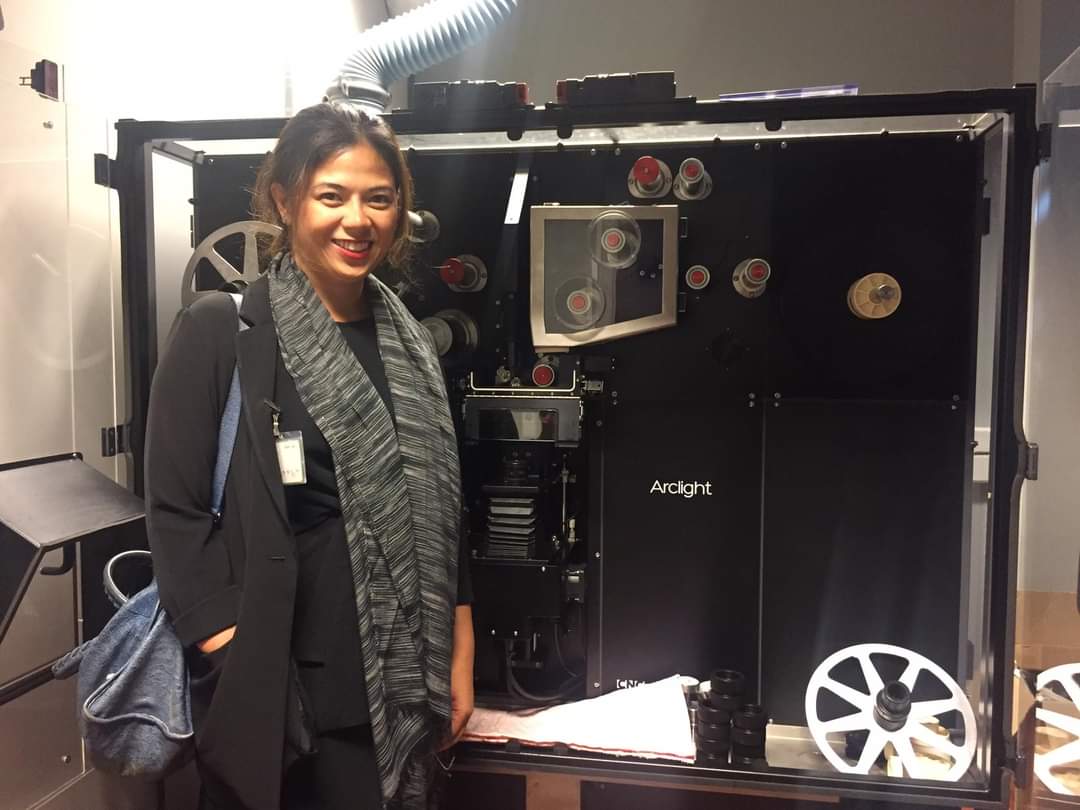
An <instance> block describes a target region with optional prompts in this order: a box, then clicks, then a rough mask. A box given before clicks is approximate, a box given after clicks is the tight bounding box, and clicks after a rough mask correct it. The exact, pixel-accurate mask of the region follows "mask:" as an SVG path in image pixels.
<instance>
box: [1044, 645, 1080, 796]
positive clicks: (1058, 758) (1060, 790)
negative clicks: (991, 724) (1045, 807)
mask: <svg viewBox="0 0 1080 810" xmlns="http://www.w3.org/2000/svg"><path fill="white" fill-rule="evenodd" d="M1077 675H1080V664H1062V665H1061V666H1056V667H1051V668H1050V669H1048V670H1046V671H1045V672H1042V673H1040V674H1039V677H1038V678H1037V679H1036V681H1035V688H1036V689H1037V690H1038V692H1040V693H1042V692H1043V691H1044V690H1046V691H1049V689H1050V687H1051V685H1052V684H1058V685H1059V686H1060V687H1061V688H1062V690H1064V692H1065V695H1066V696H1067V698H1068V700H1069V701H1070V702H1071V703H1072V707H1073V709H1075V710H1076V711H1077V712H1078V713H1080V684H1077V682H1076V677H1077ZM1041 697H1042V695H1041V694H1040V698H1041ZM1044 702H1045V700H1042V699H1041V700H1040V701H1039V705H1038V706H1037V708H1036V709H1035V719H1036V720H1038V721H1039V722H1041V723H1042V724H1043V725H1045V726H1047V727H1049V728H1053V729H1058V730H1059V731H1063V732H1066V733H1067V734H1070V735H1072V737H1073V739H1072V740H1071V741H1070V742H1067V743H1065V744H1064V745H1062V746H1059V747H1058V748H1053V749H1051V750H1050V751H1048V752H1046V753H1044V754H1039V753H1036V754H1035V775H1036V776H1037V777H1039V781H1040V782H1042V783H1043V784H1044V785H1046V787H1047V788H1048V789H1049V790H1051V791H1052V792H1054V793H1057V794H1058V795H1061V796H1076V795H1080V794H1077V792H1076V791H1075V790H1073V789H1071V788H1070V787H1069V786H1068V785H1066V784H1065V783H1064V782H1062V780H1061V778H1060V777H1059V776H1055V775H1054V774H1053V773H1052V771H1053V770H1054V769H1055V768H1060V767H1063V766H1066V765H1073V766H1077V767H1080V717H1072V716H1070V715H1067V714H1062V713H1061V712H1059V711H1055V710H1053V709H1047V708H1043V705H1042V704H1043V703H1044Z"/></svg>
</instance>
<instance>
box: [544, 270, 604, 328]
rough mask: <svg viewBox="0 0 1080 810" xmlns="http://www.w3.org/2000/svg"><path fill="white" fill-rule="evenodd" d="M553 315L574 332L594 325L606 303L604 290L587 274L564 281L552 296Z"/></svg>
mask: <svg viewBox="0 0 1080 810" xmlns="http://www.w3.org/2000/svg"><path fill="white" fill-rule="evenodd" d="M552 305H553V306H554V309H555V317H556V318H558V319H559V321H560V323H562V324H563V326H565V327H567V328H568V329H573V330H574V331H576V332H580V331H583V330H585V329H589V328H591V327H593V326H595V325H596V324H597V323H598V322H599V321H600V319H601V318H602V317H604V310H605V308H606V306H607V303H606V301H605V299H604V291H603V290H601V289H600V287H598V286H597V284H596V282H595V281H593V280H592V279H591V278H588V277H587V276H578V277H575V278H570V279H567V280H566V281H564V282H563V283H562V284H560V285H559V286H558V287H557V288H556V289H555V295H554V297H553V298H552Z"/></svg>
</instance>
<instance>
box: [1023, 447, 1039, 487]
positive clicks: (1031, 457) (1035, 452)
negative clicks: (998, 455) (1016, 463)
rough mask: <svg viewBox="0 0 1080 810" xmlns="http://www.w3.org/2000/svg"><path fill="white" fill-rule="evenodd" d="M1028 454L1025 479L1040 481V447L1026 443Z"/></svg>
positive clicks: (1025, 458) (1025, 464)
mask: <svg viewBox="0 0 1080 810" xmlns="http://www.w3.org/2000/svg"><path fill="white" fill-rule="evenodd" d="M1025 445H1026V448H1027V452H1026V453H1025V455H1024V478H1025V479H1027V480H1028V481H1038V480H1039V445H1037V444H1036V443H1035V442H1025Z"/></svg>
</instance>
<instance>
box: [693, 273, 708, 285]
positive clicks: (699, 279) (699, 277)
mask: <svg viewBox="0 0 1080 810" xmlns="http://www.w3.org/2000/svg"><path fill="white" fill-rule="evenodd" d="M690 283H691V284H695V285H697V284H704V283H705V274H704V273H702V272H701V271H700V270H695V271H694V272H693V273H691V274H690Z"/></svg>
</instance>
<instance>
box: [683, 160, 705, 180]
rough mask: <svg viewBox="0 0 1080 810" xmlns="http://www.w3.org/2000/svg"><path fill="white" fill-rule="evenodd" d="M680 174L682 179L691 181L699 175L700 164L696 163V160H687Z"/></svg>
mask: <svg viewBox="0 0 1080 810" xmlns="http://www.w3.org/2000/svg"><path fill="white" fill-rule="evenodd" d="M682 173H683V176H684V177H688V178H690V179H691V180H693V179H694V178H695V177H697V176H698V175H699V174H701V164H700V163H698V162H697V161H696V160H688V161H686V163H685V164H683V170H682Z"/></svg>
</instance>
